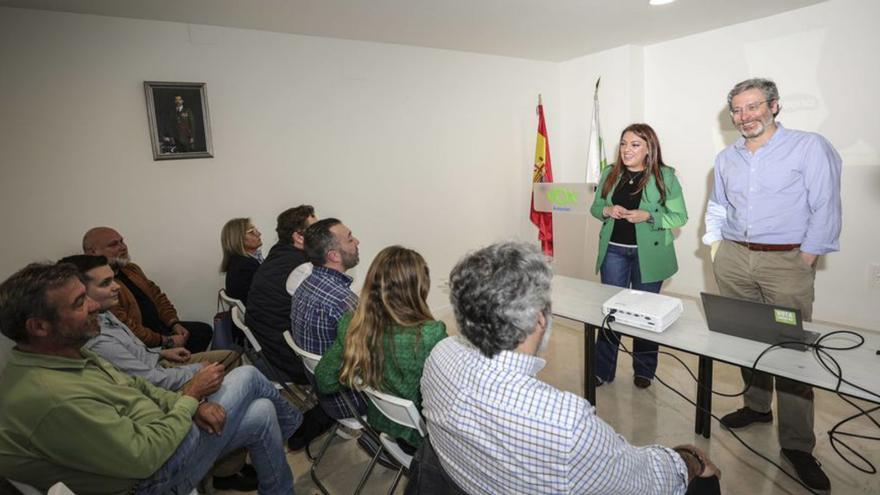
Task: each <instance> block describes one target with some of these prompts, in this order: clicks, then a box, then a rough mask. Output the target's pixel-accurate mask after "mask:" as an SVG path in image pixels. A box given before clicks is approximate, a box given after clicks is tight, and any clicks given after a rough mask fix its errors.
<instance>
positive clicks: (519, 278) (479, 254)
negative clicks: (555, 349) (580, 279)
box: [449, 242, 553, 357]
mask: <svg viewBox="0 0 880 495" xmlns="http://www.w3.org/2000/svg"><path fill="white" fill-rule="evenodd" d="M552 278H553V271H552V270H551V268H550V263H549V260H548V259H547V257H546V256H545V255H544V254H543V253H541V251H540V250H539V249H538V248H537V247H536V246H533V245H529V244H525V243H518V242H503V243H498V244H493V245H491V246H489V247H485V248H483V249H480V250H478V251H475V252H473V253H471V254H469V255H467V256H465V257H464V258H463V259H462V260H461V261H459V262H458V264H457V265H455V268H453V269H452V272H451V273H450V275H449V286H450V289H451V294H450V296H449V299H450V301H451V302H452V308H453V310H454V311H455V320H456V322H457V323H458V328H459V329H460V330H461V333H462V334H463V335H464V336H465V337H466V338H467V339H468V340H469V341H470V342H471V343H472V344H474V345H475V346H476V347H477V348H479V349H480V351H481V352H482V353H483V354H484V355H485V356H487V357H493V356H495V355H496V354H498V353H499V352H501V351H505V350H508V351H509V350H513V349H515V348H516V347H517V346H518V345H519V344H520V343H522V342H523V341H524V340H525V339H526V338H527V337H528V336H529V335H530V334H531V333H532V331H533V330H534V329H535V325H537V322H538V314H539V313H544V314H545V315H547V316H549V313H550V283H551V280H552Z"/></svg>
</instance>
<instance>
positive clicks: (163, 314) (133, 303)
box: [110, 263, 180, 347]
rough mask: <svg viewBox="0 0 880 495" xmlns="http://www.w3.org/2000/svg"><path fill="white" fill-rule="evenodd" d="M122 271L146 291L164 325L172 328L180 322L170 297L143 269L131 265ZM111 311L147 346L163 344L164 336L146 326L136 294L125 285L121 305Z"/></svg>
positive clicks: (120, 287) (120, 291) (120, 295)
mask: <svg viewBox="0 0 880 495" xmlns="http://www.w3.org/2000/svg"><path fill="white" fill-rule="evenodd" d="M122 271H123V272H124V273H125V275H126V276H127V277H128V278H129V280H131V281H132V282H133V283H134V284H135V285H137V286H138V287H139V288H140V289H141V290H142V291H144V294H146V295H147V297H149V298H150V300H151V301H153V304H155V305H156V310H157V311H158V312H159V318H160V319H161V320H162V323H164V324H165V325H166V326H168V327H169V328H171V326H172V325H174V324H175V323H177V322H178V321H180V319H179V318H178V317H177V310H176V309H174V305H173V304H171V301H169V300H168V296H166V295H165V293H164V292H162V289H160V288H159V286H158V285H156V284H155V283H153V281H152V280H150V279H148V278H147V276H146V275H145V274H144V271H143V270H141V267H139V266H137V265H136V264H134V263H129V264H127V265H125V267H124V268H122ZM110 311H111V312H112V313H113V314H114V315H116V317H117V318H119V320H120V321H122V322H123V323H125V324H126V325H127V326H128V328H130V329H131V331H132V333H134V334H135V335H137V337H138V338H139V339H141V340H142V341H143V343H144V344H146V345H147V346H149V347H156V346H159V345H161V344H162V334H160V333H158V332H156V331H155V330H153V329H151V328H148V327H145V326H144V324H143V318H142V317H141V308H140V307H139V306H138V303H137V300H136V299H135V298H134V294H132V292H131V291H130V290H129V289H128V287H126V286H125V284H122V283H120V284H119V304H118V305H116V306H115V307H114V308H112V309H111V310H110Z"/></svg>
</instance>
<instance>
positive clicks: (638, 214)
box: [623, 210, 651, 223]
mask: <svg viewBox="0 0 880 495" xmlns="http://www.w3.org/2000/svg"><path fill="white" fill-rule="evenodd" d="M625 211H626V214H624V215H623V218H625V219H626V220H627V221H628V222H629V223H642V222H647V221H648V219H649V218H651V214H650V213H648V212H647V211H645V210H625Z"/></svg>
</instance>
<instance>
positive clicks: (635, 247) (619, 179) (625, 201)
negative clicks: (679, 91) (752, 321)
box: [590, 124, 687, 388]
mask: <svg viewBox="0 0 880 495" xmlns="http://www.w3.org/2000/svg"><path fill="white" fill-rule="evenodd" d="M599 184H600V186H599V189H598V190H597V191H596V197H595V199H594V200H593V206H592V207H591V208H590V213H592V215H593V216H594V217H596V218H598V219H599V220H601V221H602V230H601V232H600V233H599V256H598V258H597V259H596V271H597V272H599V273H600V276H601V279H602V283H603V284H608V285H616V286H618V287H626V288H632V289H636V290H641V291H646V292H655V293H656V292H660V286H661V285H662V284H663V280H665V279H667V278H669V277H670V276H671V275H672V274H674V273H675V272H676V271H678V263H677V262H676V260H675V248H674V247H673V245H672V241H673V236H672V229H675V228H678V227H681V226H682V225H684V224H685V222H687V210H686V209H685V206H684V197H682V194H681V185H680V184H679V183H678V179H676V178H675V170H673V169H672V167H668V166H666V164H664V163H663V158H662V156H661V154H660V141H659V140H658V139H657V134H656V133H655V132H654V129H652V128H651V126H649V125H647V124H632V125H630V126H629V127H627V128H626V129H624V130H623V132H622V133H621V136H620V148H619V150H618V152H617V160H616V161H615V162H614V164H613V165H612V166H610V167H608V168H607V169H606V170H605V171H604V172H603V173H602V177H601V178H600V179H599ZM619 339H620V335H618V334H613V335H609V334H608V333H606V332H603V334H602V335H601V336H600V338H599V341H598V343H597V347H596V357H597V362H596V379H597V380H596V384H597V385H601V384H602V383H605V382H610V381H612V380H614V374H615V371H616V368H617V348H618V341H619ZM657 349H658V346H657V344H654V343H651V342H647V341H644V340H641V339H633V353H634V359H633V372H634V375H635V376H634V378H633V382H634V383H635V384H636V386H637V387H639V388H646V387H649V386H650V385H651V380H653V378H654V372H655V371H656V369H657Z"/></svg>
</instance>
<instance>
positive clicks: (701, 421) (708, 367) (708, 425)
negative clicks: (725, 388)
mask: <svg viewBox="0 0 880 495" xmlns="http://www.w3.org/2000/svg"><path fill="white" fill-rule="evenodd" d="M712 362H713V361H712V358H708V357H706V356H700V365H699V371H698V373H697V411H696V421H695V427H694V431H695V433H697V434H699V435H703V437H704V438H709V436H710V435H711V434H712V414H711V413H712Z"/></svg>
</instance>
